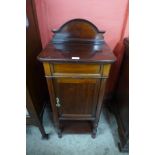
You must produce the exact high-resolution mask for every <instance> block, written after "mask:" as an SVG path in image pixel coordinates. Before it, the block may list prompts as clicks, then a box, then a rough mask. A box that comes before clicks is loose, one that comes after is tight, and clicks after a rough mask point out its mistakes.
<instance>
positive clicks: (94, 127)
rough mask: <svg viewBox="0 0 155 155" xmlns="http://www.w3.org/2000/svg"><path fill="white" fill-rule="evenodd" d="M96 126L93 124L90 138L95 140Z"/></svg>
mask: <svg viewBox="0 0 155 155" xmlns="http://www.w3.org/2000/svg"><path fill="white" fill-rule="evenodd" d="M97 126H98V124H97V123H96V122H95V123H94V124H93V131H92V135H91V136H92V138H96V133H97Z"/></svg>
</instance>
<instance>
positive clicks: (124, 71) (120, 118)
mask: <svg viewBox="0 0 155 155" xmlns="http://www.w3.org/2000/svg"><path fill="white" fill-rule="evenodd" d="M124 46H125V50H124V56H123V60H122V64H121V69H120V74H119V78H118V83H117V86H116V92H115V96H114V102H113V106H114V108H113V109H114V113H115V116H116V119H117V123H118V132H119V137H120V144H119V148H120V150H121V151H123V152H128V151H129V40H128V38H126V39H125V40H124Z"/></svg>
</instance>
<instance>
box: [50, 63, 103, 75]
mask: <svg viewBox="0 0 155 155" xmlns="http://www.w3.org/2000/svg"><path fill="white" fill-rule="evenodd" d="M53 71H54V72H55V73H99V72H100V65H99V64H53Z"/></svg>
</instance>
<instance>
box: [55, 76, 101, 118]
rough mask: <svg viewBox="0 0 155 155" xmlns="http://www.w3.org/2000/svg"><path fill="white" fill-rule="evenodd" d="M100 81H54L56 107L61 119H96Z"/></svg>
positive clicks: (58, 79) (57, 79)
mask: <svg viewBox="0 0 155 155" xmlns="http://www.w3.org/2000/svg"><path fill="white" fill-rule="evenodd" d="M99 86H100V79H73V78H56V79H54V90H55V95H56V103H57V104H56V105H57V107H58V111H59V116H60V117H68V118H69V117H73V118H75V117H77V118H78V117H79V118H82V117H88V118H89V117H94V116H95V110H96V106H97V102H98V93H99Z"/></svg>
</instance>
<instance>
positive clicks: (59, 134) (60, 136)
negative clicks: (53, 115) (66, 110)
mask: <svg viewBox="0 0 155 155" xmlns="http://www.w3.org/2000/svg"><path fill="white" fill-rule="evenodd" d="M58 137H59V138H62V130H61V129H58Z"/></svg>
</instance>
